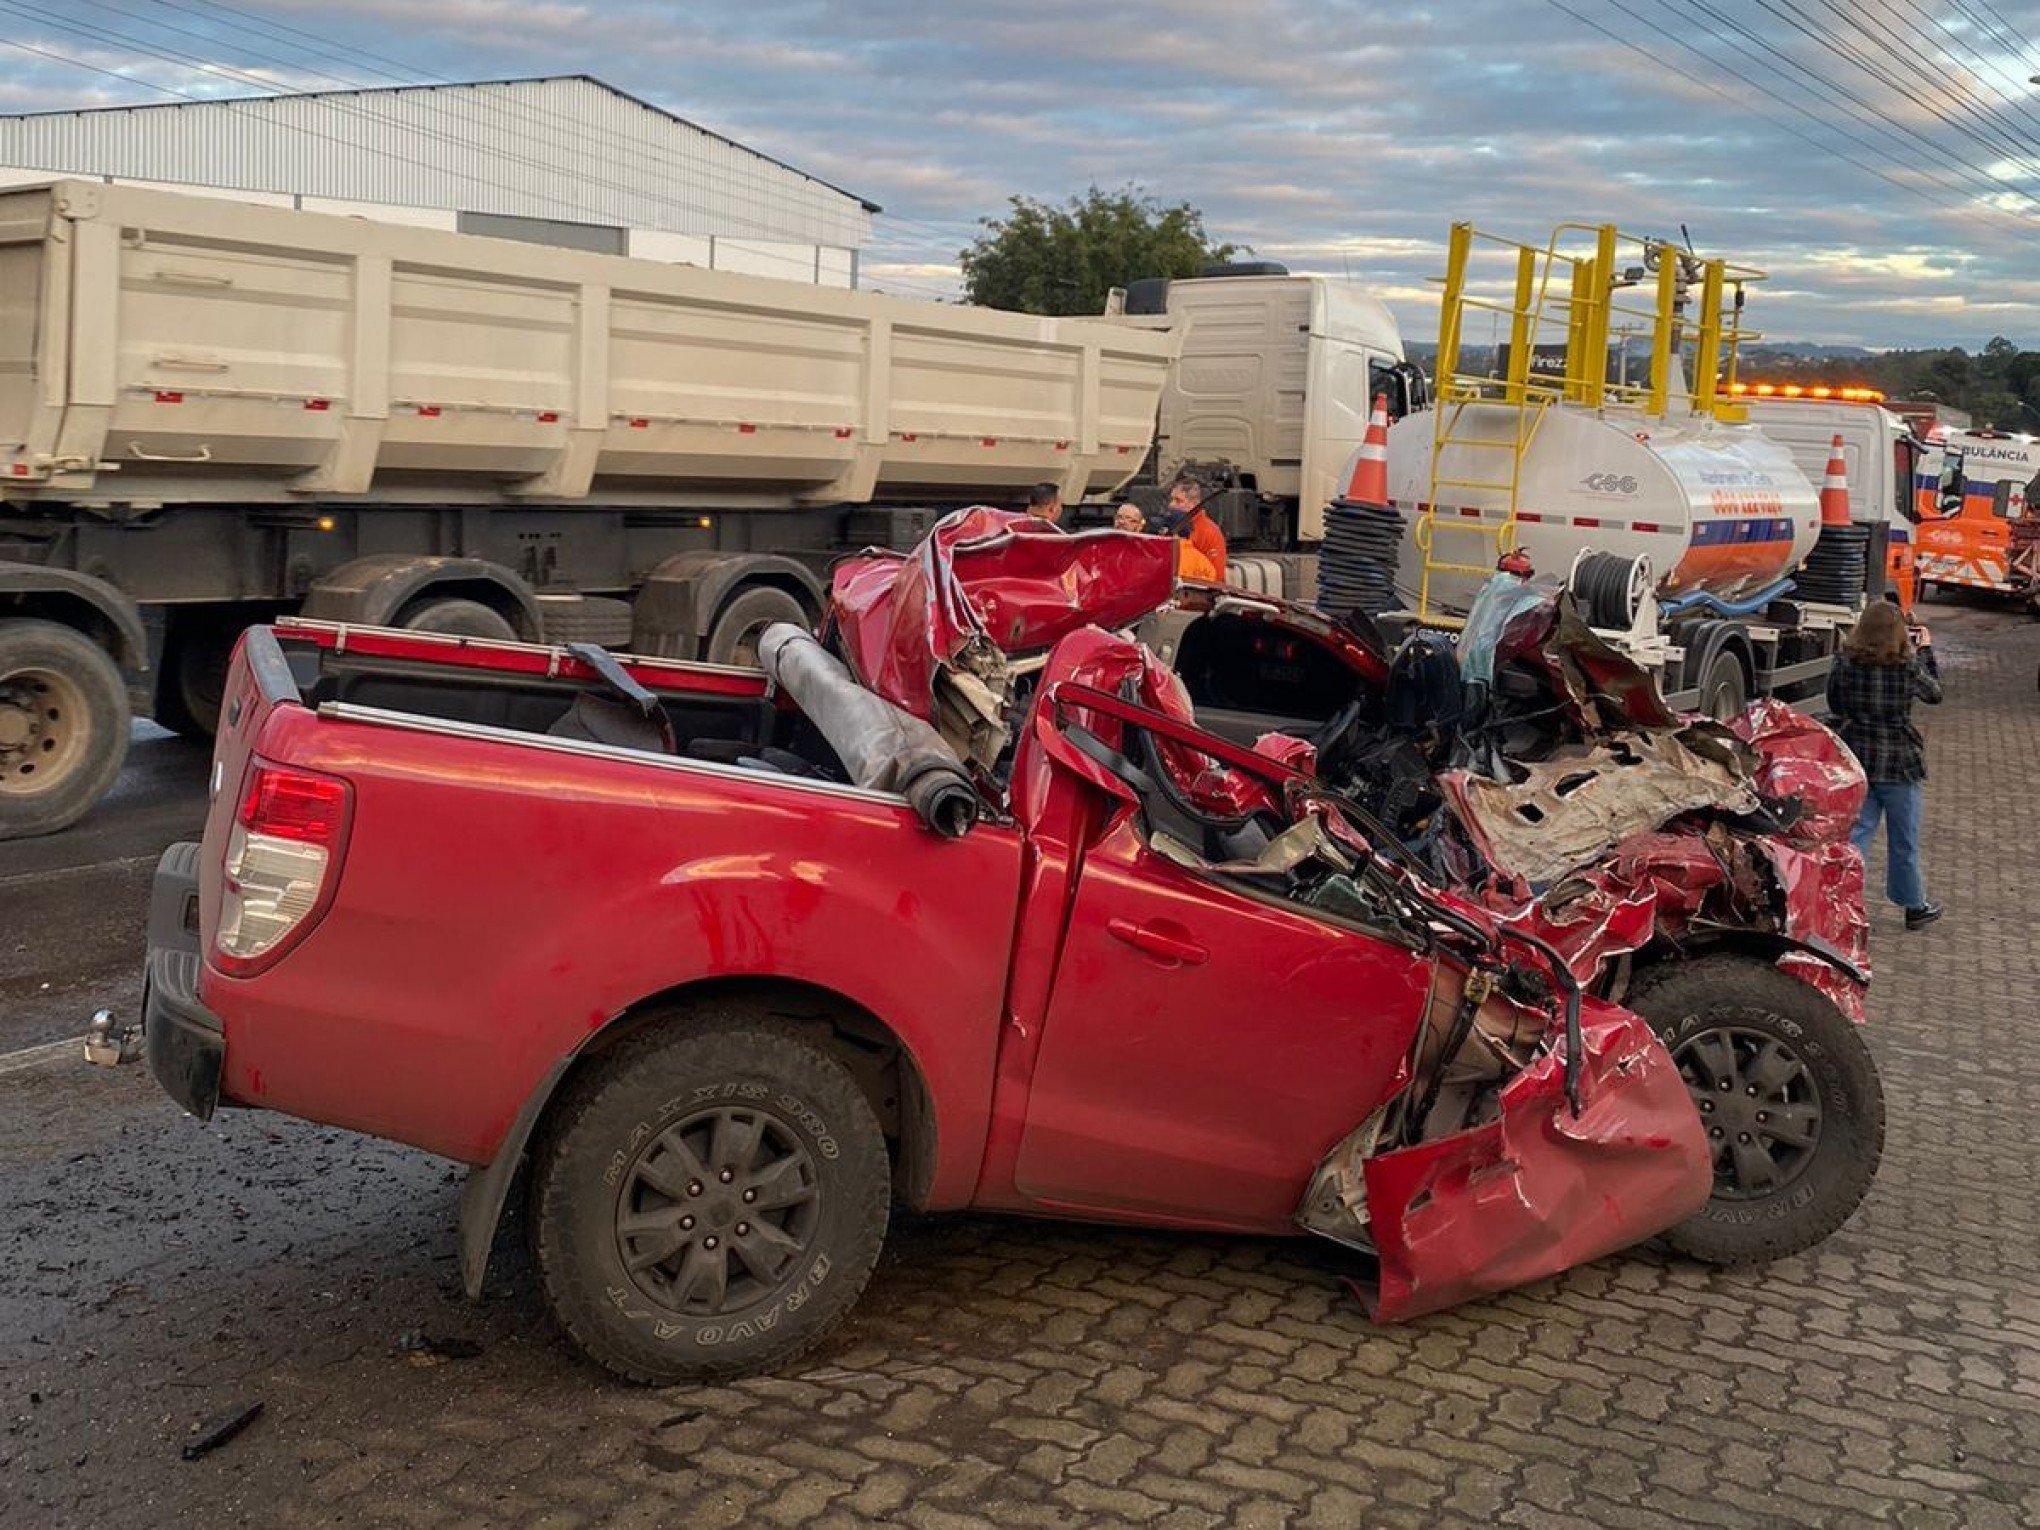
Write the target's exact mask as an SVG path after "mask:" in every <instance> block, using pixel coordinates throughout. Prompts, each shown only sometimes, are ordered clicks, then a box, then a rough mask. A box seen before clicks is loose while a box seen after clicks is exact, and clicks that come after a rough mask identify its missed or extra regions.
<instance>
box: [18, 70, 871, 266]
mask: <svg viewBox="0 0 2040 1530" xmlns="http://www.w3.org/2000/svg"><path fill="white" fill-rule="evenodd" d="M0 164H8V165H15V166H19V167H21V168H24V169H35V170H50V171H60V172H63V173H66V174H72V175H112V176H120V177H123V178H126V179H134V180H151V181H172V182H183V183H189V184H199V185H208V186H219V187H227V188H232V189H235V190H241V191H269V192H281V193H288V194H293V195H297V196H317V197H331V198H335V199H338V200H342V201H354V202H381V203H390V204H395V205H397V206H410V207H438V208H448V209H452V210H455V211H463V212H486V213H502V214H507V215H510V216H515V217H528V218H554V219H563V220H566V221H570V222H585V223H605V224H615V225H618V226H621V227H627V228H650V229H666V230H671V231H672V232H675V233H683V234H720V235H731V236H737V237H748V238H754V239H779V240H791V241H797V242H802V243H809V244H821V245H834V246H837V247H840V248H855V247H857V246H859V245H861V244H863V243H864V242H865V241H866V240H867V239H868V238H869V237H870V235H871V215H872V214H873V213H874V212H877V211H878V207H877V205H876V204H875V203H872V202H869V201H866V200H865V199H863V198H861V197H858V196H855V195H854V194H852V193H850V192H847V191H844V190H842V189H841V188H840V187H837V186H832V185H830V184H829V183H828V182H826V181H821V180H817V179H816V178H815V177H813V176H811V175H807V174H805V173H804V172H802V171H799V170H796V169H794V168H793V167H792V166H790V165H786V164H783V163H781V162H780V161H778V160H776V159H773V158H771V157H770V156H769V155H765V154H761V153H759V152H758V151H757V150H755V149H749V148H746V147H744V146H743V145H742V144H739V143H736V142H735V141H733V140H731V139H729V138H725V137H723V136H722V135H721V134H718V133H712V132H710V131H708V130H707V129H705V128H702V127H699V126H697V125H696V124H694V123H691V122H688V121H686V120H685V119H684V118H681V117H677V116H674V115H673V114H672V113H671V112H667V111H664V110H662V109H660V108H658V107H655V106H652V105H650V104H649V103H647V102H644V101H640V100H638V99H637V98H636V97H635V96H632V95H628V94H626V93H625V92H623V91H620V90H617V89H616V88H615V87H614V86H611V85H608V84H605V83H603V82H602V81H600V80H597V79H595V78H593V77H591V76H588V75H559V76H551V77H545V78H538V79H513V80H486V81H477V82H474V83H471V84H460V85H401V86H392V87H388V88H383V89H369V90H346V91H318V92H307V93H303V94H297V95H286V96H253V97H246V98H224V99H221V100H217V101H204V102H170V103H165V104H162V105H149V106H114V107H93V108H88V109H85V110H81V111H71V112H39V113H33V114H27V115H17V116H0Z"/></svg>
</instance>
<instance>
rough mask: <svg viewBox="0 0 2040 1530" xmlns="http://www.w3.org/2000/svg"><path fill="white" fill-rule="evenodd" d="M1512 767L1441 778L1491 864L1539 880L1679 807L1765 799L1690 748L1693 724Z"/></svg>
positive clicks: (1731, 807)
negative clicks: (1498, 777)
mask: <svg viewBox="0 0 2040 1530" xmlns="http://www.w3.org/2000/svg"><path fill="white" fill-rule="evenodd" d="M1512 770H1513V773H1514V779H1512V780H1508V781H1495V780H1490V779H1488V778H1487V777H1484V776H1479V775H1475V774H1473V773H1472V772H1470V771H1463V770H1454V771H1445V772H1442V773H1441V774H1440V775H1439V777H1438V783H1439V785H1440V787H1442V788H1443V790H1444V792H1445V795H1446V798H1447V800H1448V801H1449V802H1450V804H1451V805H1452V809H1453V811H1454V813H1455V814H1456V815H1457V817H1458V818H1459V820H1460V822H1461V823H1462V824H1463V825H1464V826H1465V828H1466V829H1467V831H1468V833H1469V835H1470V836H1471V837H1472V838H1473V840H1474V841H1475V845H1476V848H1478V849H1479V851H1480V852H1481V854H1482V855H1483V856H1484V857H1486V859H1487V860H1488V862H1489V863H1490V864H1491V865H1493V866H1495V867H1496V868H1497V869H1499V870H1501V871H1503V872H1504V873H1506V874H1508V875H1510V876H1516V877H1521V878H1523V879H1524V880H1525V881H1527V882H1529V883H1531V884H1533V885H1536V886H1543V885H1546V884H1548V883H1551V882H1554V881H1556V880H1557V879H1559V878H1560V877H1562V876H1564V875H1565V874H1566V873H1567V872H1570V871H1573V870H1575V869H1576V868H1578V867H1580V866H1583V865H1586V864H1587V863H1588V862H1590V861H1593V860H1595V859H1597V858H1598V857H1600V856H1603V855H1606V854H1607V853H1608V852H1609V851H1611V850H1613V849H1614V848H1615V846H1617V845H1618V844H1620V843H1621V842H1622V841H1623V840H1625V839H1628V838H1629V837H1630V836H1631V835H1634V834H1641V833H1645V832H1647V831H1649V830H1652V829H1656V828H1658V827H1660V826H1661V825H1663V824H1665V823H1667V822H1668V821H1670V820H1671V819H1673V818H1676V817H1678V816H1679V815H1680V814H1681V813H1687V812H1692V811H1693V810H1695V809H1698V808H1713V809H1717V810H1720V811H1723V812H1728V813H1747V812H1751V811H1754V810H1755V809H1756V808H1757V807H1758V805H1759V801H1758V797H1757V794H1756V791H1755V789H1754V788H1753V787H1752V786H1751V785H1750V783H1749V781H1748V779H1747V778H1746V777H1744V776H1743V775H1741V774H1740V773H1739V772H1737V771H1736V770H1734V769H1733V768H1731V766H1729V765H1728V764H1726V763H1724V762H1723V761H1721V760H1720V759H1718V758H1710V757H1708V756H1706V755H1703V754H1701V753H1700V752H1698V750H1696V749H1695V748H1693V747H1691V745H1690V744H1689V742H1688V739H1687V733H1686V731H1685V730H1682V731H1681V732H1678V733H1673V732H1669V731H1667V732H1636V733H1625V734H1622V735H1620V736H1619V737H1615V738H1611V739H1609V740H1608V741H1606V742H1601V743H1595V744H1591V745H1573V746H1570V747H1568V748H1565V749H1562V750H1559V751H1557V752H1555V753H1554V754H1552V755H1551V756H1550V757H1549V758H1548V759H1544V760H1539V761H1536V762H1534V763H1521V762H1512Z"/></svg>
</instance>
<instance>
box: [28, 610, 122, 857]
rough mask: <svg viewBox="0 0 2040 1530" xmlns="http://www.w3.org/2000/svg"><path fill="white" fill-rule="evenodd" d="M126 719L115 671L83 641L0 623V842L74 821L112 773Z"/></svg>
mask: <svg viewBox="0 0 2040 1530" xmlns="http://www.w3.org/2000/svg"><path fill="white" fill-rule="evenodd" d="M130 716H131V714H130V713H129V710H128V698H127V686H126V684H125V683H124V682H123V681H122V679H121V675H120V670H119V668H118V667H117V666H116V665H115V664H114V662H113V660H112V659H111V658H110V657H108V656H107V653H106V650H104V649H103V648H101V647H100V646H99V645H98V644H97V643H95V642H93V641H92V639H90V638H88V637H86V636H85V634H84V633H82V632H76V631H73V630H72V629H71V628H69V627H65V626H61V625H59V624H58V623H56V622H45V621H32V620H20V621H0V839H19V838H22V837H24V836H27V835H31V834H53V833H55V832H56V831H57V830H58V829H62V828H66V827H68V826H69V825H71V824H73V823H75V822H77V820H78V819H80V818H82V817H83V816H84V815H85V812H86V810H87V809H88V808H90V807H91V806H92V804H93V803H95V802H97V801H98V800H99V799H100V798H101V797H103V796H105V795H106V792H107V790H108V788H110V787H111V786H112V785H113V782H114V778H115V777H116V776H118V775H119V774H120V767H121V762H122V761H124V760H125V759H126V758H127V748H128V724H129V721H130Z"/></svg>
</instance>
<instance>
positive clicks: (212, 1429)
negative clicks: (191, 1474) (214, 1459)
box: [184, 1402, 262, 1461]
mask: <svg viewBox="0 0 2040 1530" xmlns="http://www.w3.org/2000/svg"><path fill="white" fill-rule="evenodd" d="M261 1416H262V1404H261V1403H259V1402H251V1403H242V1404H241V1405H240V1406H239V1407H235V1408H229V1409H227V1411H226V1412H224V1413H218V1414H215V1415H214V1416H213V1417H211V1418H209V1419H207V1420H206V1421H205V1422H204V1423H202V1424H198V1425H194V1426H193V1431H192V1437H191V1438H190V1439H189V1440H188V1441H186V1442H185V1446H184V1459H185V1460H187V1461H196V1460H197V1459H198V1458H199V1457H200V1456H207V1455H211V1454H212V1453H213V1452H214V1451H216V1450H218V1449H219V1448H220V1447H221V1446H222V1445H224V1444H226V1443H227V1441H229V1440H231V1439H232V1438H233V1437H234V1436H235V1435H237V1434H239V1433H240V1432H241V1431H242V1430H243V1429H246V1428H247V1427H248V1426H249V1425H250V1424H252V1423H254V1422H255V1420H256V1419H258V1418H260V1417H261Z"/></svg>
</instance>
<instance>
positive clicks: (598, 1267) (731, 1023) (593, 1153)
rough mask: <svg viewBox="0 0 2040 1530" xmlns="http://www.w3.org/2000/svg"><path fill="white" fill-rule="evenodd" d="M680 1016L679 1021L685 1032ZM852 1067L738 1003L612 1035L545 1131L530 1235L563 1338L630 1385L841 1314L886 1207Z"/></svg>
mask: <svg viewBox="0 0 2040 1530" xmlns="http://www.w3.org/2000/svg"><path fill="white" fill-rule="evenodd" d="M679 1027H684V1029H683V1028H679ZM891 1194H892V1191H891V1169H890V1163H889V1160H888V1158H887V1155H886V1147H885V1138H884V1136H883V1135H882V1133H881V1132H880V1130H879V1125H878V1120H877V1118H876V1117H875V1116H874V1115H873V1114H872V1110H871V1105H870V1103H869V1102H868V1101H867V1100H866V1098H865V1096H864V1093H863V1091H862V1090H861V1089H859V1088H858V1086H857V1083H856V1081H855V1080H854V1079H852V1078H851V1076H850V1075H849V1073H848V1072H847V1071H846V1070H845V1069H844V1068H843V1066H842V1065H841V1064H840V1063H838V1062H837V1061H836V1060H835V1059H834V1058H832V1057H830V1056H829V1055H828V1054H827V1053H826V1052H824V1051H822V1050H820V1049H819V1048H817V1047H815V1046H813V1045H811V1044H810V1043H808V1042H807V1041H805V1040H802V1039H799V1038H797V1037H794V1036H790V1035H787V1034H785V1033H783V1032H780V1031H777V1030H773V1029H770V1028H768V1027H767V1026H765V1025H763V1024H761V1023H760V1020H759V1019H758V1018H757V1017H752V1016H748V1015H745V1014H744V1013H742V1012H740V1011H725V1012H722V1013H719V1014H715V1015H712V1016H709V1015H699V1014H697V1015H690V1016H688V1017H687V1018H686V1019H684V1020H678V1021H676V1022H675V1028H672V1029H663V1028H660V1029H651V1030H646V1031H641V1032H639V1033H638V1034H636V1035H634V1036H632V1037H630V1038H628V1039H626V1040H625V1041H623V1042H622V1043H620V1044H619V1045H618V1046H617V1048H616V1049H615V1050H614V1051H612V1052H610V1053H608V1054H607V1055H606V1056H604V1057H602V1058H601V1059H599V1060H598V1061H597V1062H596V1063H595V1064H593V1066H592V1067H591V1069H590V1071H589V1072H588V1073H586V1074H585V1075H583V1076H582V1077H581V1078H580V1079H579V1080H578V1081H577V1082H576V1083H575V1084H574V1085H573V1086H572V1088H571V1091H570V1093H569V1094H568V1096H567V1097H566V1099H565V1100H564V1101H563V1102H562V1104H561V1106H560V1109H559V1111H558V1113H557V1114H556V1115H555V1117H554V1118H553V1120H552V1122H551V1125H550V1127H549V1129H548V1130H547V1131H546V1133H545V1136H544V1140H543V1141H542V1142H541V1144H540V1146H539V1150H538V1155H537V1158H536V1162H535V1177H534V1179H533V1182H532V1219H531V1222H532V1237H533V1241H534V1243H535V1245H536V1253H537V1260H538V1267H539V1273H540V1277H541V1279H542V1281H543V1283H544V1287H545V1295H546V1300H547V1302H548V1304H549V1305H550V1306H551V1308H552V1310H553V1313H554V1315H555V1316H556V1317H557V1318H558V1319H559V1322H560V1324H561V1326H562V1327H564V1328H565V1329H566V1331H567V1333H568V1334H569V1336H571V1337H572V1339H573V1340H574V1342H575V1343H576V1344H577V1345H579V1346H580V1348H581V1349H582V1350H583V1351H584V1352H585V1353H586V1354H587V1355H588V1356H589V1357H590V1358H591V1359H593V1360H595V1361H596V1362H597V1363H599V1364H601V1365H603V1366H605V1367H607V1368H608V1369H609V1370H611V1371H613V1372H615V1373H616V1374H617V1375H618V1376H621V1377H623V1378H624V1379H625V1380H628V1381H635V1382H641V1383H645V1384H650V1385H667V1384H672V1383H678V1382H693V1381H707V1380H712V1379H717V1378H723V1377H729V1376H738V1375H745V1374H749V1373H751V1372H756V1371H763V1370H768V1369H770V1368H772V1367H775V1366H780V1365H785V1364H787V1363H788V1362H790V1361H792V1360H794V1359H795V1358H797V1357H798V1356H800V1355H802V1354H804V1353H805V1352H806V1351H807V1350H809V1349H810V1348H812V1347H813V1346H814V1345H816V1344H817V1343H819V1342H821V1340H822V1339H823V1338H824V1337H825V1336H826V1335H827V1333H828V1332H829V1330H830V1329H831V1328H833V1327H834V1326H835V1325H836V1323H837V1322H838V1321H839V1320H840V1319H841V1318H842V1316H843V1315H844V1314H845V1313H846V1312H847V1311H849V1309H850V1307H851V1305H852V1303H854V1302H855V1301H856V1300H857V1297H858V1294H859V1293H860V1292H861V1291H862V1290H863V1289H864V1284H865V1282H866V1281H867V1280H868V1279H869V1278H870V1276H871V1270H872V1266H873V1265H874V1264H875V1263H877V1260H878V1251H879V1246H880V1245H881V1244H882V1243H883V1242H884V1240H885V1228H886V1214H887V1210H888V1208H889V1206H890V1204H891Z"/></svg>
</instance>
